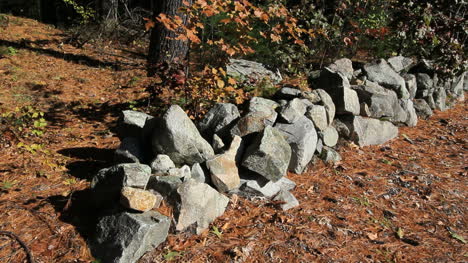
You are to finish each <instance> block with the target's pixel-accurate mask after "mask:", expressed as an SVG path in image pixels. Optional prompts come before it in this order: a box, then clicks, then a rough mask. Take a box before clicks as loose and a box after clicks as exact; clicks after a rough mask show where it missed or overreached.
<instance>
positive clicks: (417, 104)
mask: <svg viewBox="0 0 468 263" xmlns="http://www.w3.org/2000/svg"><path fill="white" fill-rule="evenodd" d="M413 103H414V109H415V110H416V114H417V115H418V116H419V117H420V118H421V119H427V118H429V117H431V116H432V114H433V112H432V109H431V107H430V106H429V104H427V102H426V101H425V100H423V99H416V100H414V101H413Z"/></svg>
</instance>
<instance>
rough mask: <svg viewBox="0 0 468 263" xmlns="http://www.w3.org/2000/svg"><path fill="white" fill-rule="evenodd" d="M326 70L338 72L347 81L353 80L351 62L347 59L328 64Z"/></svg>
mask: <svg viewBox="0 0 468 263" xmlns="http://www.w3.org/2000/svg"><path fill="white" fill-rule="evenodd" d="M328 68H329V69H331V70H333V71H335V72H340V73H341V74H343V76H345V77H346V78H347V79H348V80H351V79H352V78H353V73H354V69H353V62H352V61H351V60H350V59H348V58H342V59H338V60H337V61H335V62H333V63H332V64H330V65H329V66H328Z"/></svg>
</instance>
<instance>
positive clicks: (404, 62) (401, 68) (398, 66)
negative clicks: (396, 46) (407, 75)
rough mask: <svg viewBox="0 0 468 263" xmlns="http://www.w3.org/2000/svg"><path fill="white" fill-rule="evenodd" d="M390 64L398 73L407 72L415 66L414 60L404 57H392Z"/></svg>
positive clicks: (389, 60)
mask: <svg viewBox="0 0 468 263" xmlns="http://www.w3.org/2000/svg"><path fill="white" fill-rule="evenodd" d="M388 64H390V66H391V67H392V68H393V69H394V70H395V71H396V72H397V73H400V72H407V71H408V70H409V69H410V68H411V66H413V64H414V60H413V59H412V58H407V57H403V56H396V57H391V58H389V59H388Z"/></svg>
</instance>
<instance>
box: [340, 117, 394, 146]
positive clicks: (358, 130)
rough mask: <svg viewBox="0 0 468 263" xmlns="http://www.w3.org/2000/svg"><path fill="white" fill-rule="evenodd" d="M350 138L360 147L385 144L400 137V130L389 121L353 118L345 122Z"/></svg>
mask: <svg viewBox="0 0 468 263" xmlns="http://www.w3.org/2000/svg"><path fill="white" fill-rule="evenodd" d="M343 122H344V123H345V124H346V125H347V126H348V128H349V130H350V131H351V134H350V138H351V140H353V141H354V142H355V143H356V144H357V145H359V146H368V145H378V144H383V143H385V142H387V141H389V140H391V139H393V138H395V137H396V136H398V128H397V127H396V126H395V125H393V124H392V123H391V122H388V121H380V120H377V119H371V118H365V117H361V116H353V117H350V118H347V119H346V120H343Z"/></svg>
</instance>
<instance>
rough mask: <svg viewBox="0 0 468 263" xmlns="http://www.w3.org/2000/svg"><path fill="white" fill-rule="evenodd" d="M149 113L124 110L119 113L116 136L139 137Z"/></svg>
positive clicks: (149, 117)
mask: <svg viewBox="0 0 468 263" xmlns="http://www.w3.org/2000/svg"><path fill="white" fill-rule="evenodd" d="M152 118H153V117H152V116H151V115H148V114H146V113H143V112H138V111H132V110H125V111H122V113H121V114H120V117H119V120H118V124H117V136H118V137H119V138H120V139H123V138H125V137H136V138H140V137H141V136H142V135H143V128H144V126H145V123H146V121H147V120H148V119H152Z"/></svg>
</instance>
